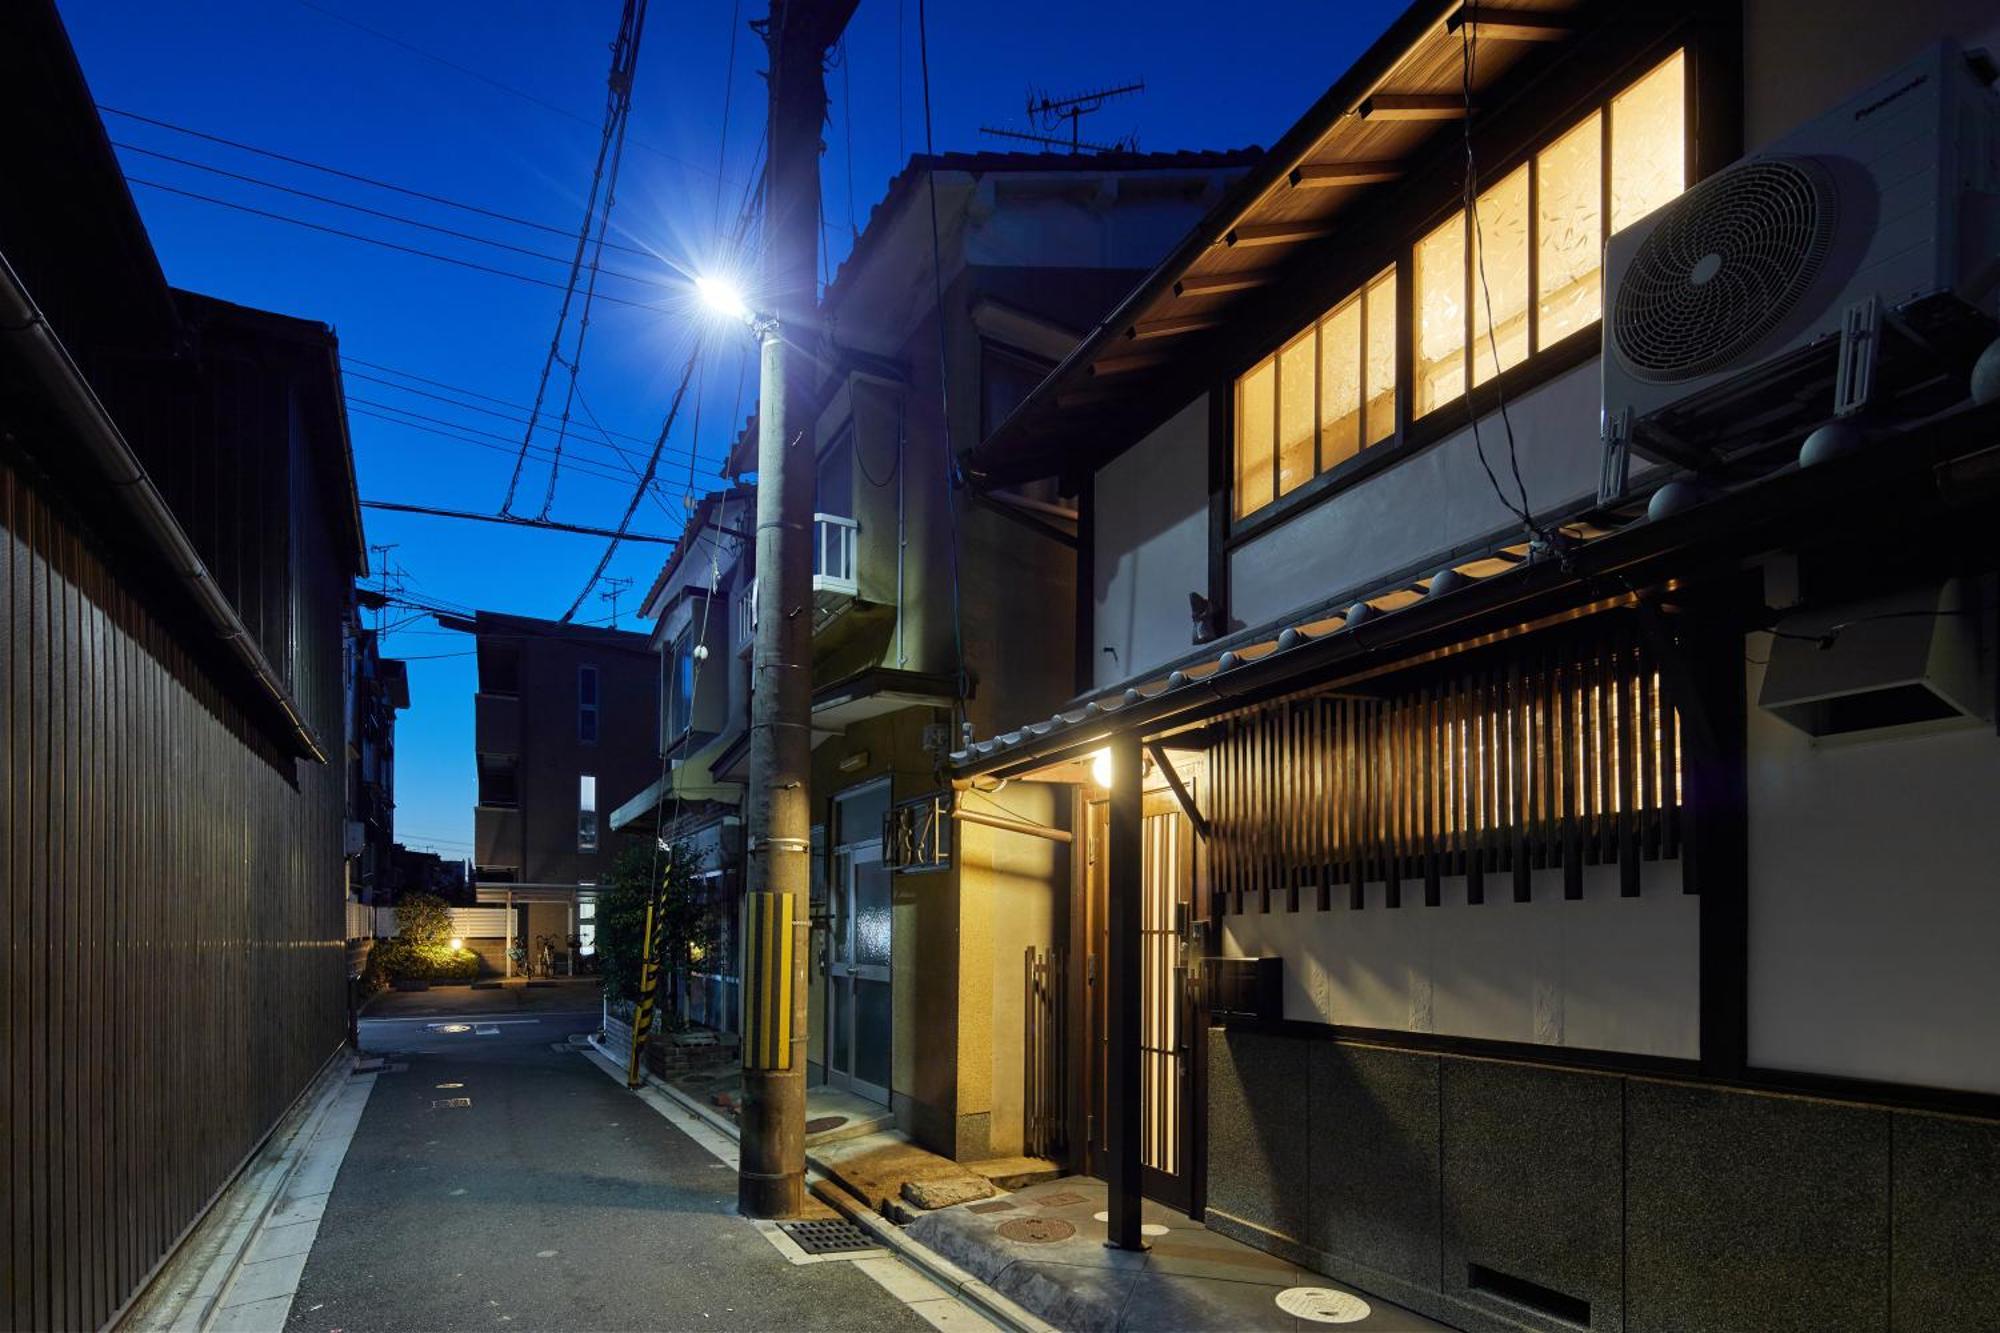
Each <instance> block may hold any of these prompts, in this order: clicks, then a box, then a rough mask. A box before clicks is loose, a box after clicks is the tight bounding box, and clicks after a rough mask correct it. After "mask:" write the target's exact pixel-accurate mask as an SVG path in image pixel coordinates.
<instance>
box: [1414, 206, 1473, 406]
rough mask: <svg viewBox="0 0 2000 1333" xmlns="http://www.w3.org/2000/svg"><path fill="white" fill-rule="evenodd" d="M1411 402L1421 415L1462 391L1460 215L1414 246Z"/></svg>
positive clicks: (1462, 223) (1462, 240) (1462, 252)
mask: <svg viewBox="0 0 2000 1333" xmlns="http://www.w3.org/2000/svg"><path fill="white" fill-rule="evenodd" d="M1416 266H1417V271H1416V284H1417V299H1416V310H1417V346H1416V356H1415V358H1414V360H1415V361H1416V379H1417V405H1416V409H1415V411H1414V412H1413V413H1412V415H1413V416H1422V415H1424V414H1425V413H1426V412H1430V411H1433V410H1435V409H1436V408H1438V407H1439V406H1441V405H1443V404H1445V403H1448V402H1450V401H1451V400H1452V399H1454V398H1456V397H1458V396H1459V395H1460V394H1462V393H1464V392H1465V215H1464V214H1463V213H1455V214H1453V215H1452V217H1451V219H1450V220H1449V221H1447V222H1446V223H1445V224H1444V225H1443V226H1441V227H1439V228H1438V229H1437V230H1436V231H1434V232H1432V233H1431V234H1430V235H1428V236H1426V237H1424V239H1423V240H1421V241H1419V242H1417V249H1416Z"/></svg>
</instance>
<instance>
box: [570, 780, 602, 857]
mask: <svg viewBox="0 0 2000 1333" xmlns="http://www.w3.org/2000/svg"><path fill="white" fill-rule="evenodd" d="M586 796H587V797H588V799H586ZM597 816H598V810H597V775H596V774H594V773H579V774H578V775H577V780H576V850H577V852H578V853H579V854H588V853H594V852H596V851H597V850H598V849H599V847H601V846H602V845H603V840H604V839H603V832H604V831H603V829H602V827H601V826H600V825H599V823H598V818H597ZM586 819H587V820H588V822H586Z"/></svg>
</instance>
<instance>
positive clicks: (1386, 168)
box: [1291, 162, 1403, 190]
mask: <svg viewBox="0 0 2000 1333" xmlns="http://www.w3.org/2000/svg"><path fill="white" fill-rule="evenodd" d="M1402 178H1403V167H1402V164H1401V163H1399V162H1308V163H1305V164H1304V165H1303V166H1300V167H1296V168H1294V169H1293V171H1292V176H1291V180H1292V188H1293V189H1295V190H1314V189H1320V190H1325V189H1337V188H1340V187H1342V186H1348V185H1379V184H1381V183H1382V182H1383V181H1393V180H1401V179H1402Z"/></svg>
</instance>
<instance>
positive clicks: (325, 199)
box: [111, 139, 670, 287]
mask: <svg viewBox="0 0 2000 1333" xmlns="http://www.w3.org/2000/svg"><path fill="white" fill-rule="evenodd" d="M111 146H112V147H113V148H118V149H122V150H124V151H125V152H128V153H140V154H143V155H145V156H146V157H155V158H158V159H160V160H161V161H163V162H172V163H175V164H177V165H179V166H183V167H193V168H194V169H195V170H196V171H206V172H208V173H209V174H211V175H215V176H222V177H225V178H227V179H229V180H233V181H241V182H243V183H244V184H246V185H256V186H260V187H262V188H264V189H267V190H277V191H279V192H281V193H283V194H289V195H295V196H297V197H298V198H300V199H310V200H312V201H313V202H314V203H318V204H327V205H329V206H331V207H333V208H345V209H347V210H349V211H350V212H355V213H365V214H367V215H368V216H369V217H372V218H381V219H382V220H383V221H385V222H395V223H400V224H402V225H403V226H405V227H417V228H421V229H422V230H424V231H434V232H436V233H438V234H439V235H440V236H451V237H455V238H456V239H458V240H461V241H471V242H472V243H473V244H475V245H487V246H491V247H493V248H494V249H495V250H505V251H507V252H508V253H509V254H516V255H525V256H527V257H528V258H529V259H540V260H545V261H547V262H548V263H551V264H566V263H568V262H569V261H568V260H566V259H564V258H563V257H562V256H561V255H552V254H549V253H547V252H546V251H543V250H531V249H529V248H528V247H527V246H525V245H515V244H513V243H512V242H510V241H496V240H494V239H493V238H492V237H490V236H481V235H479V234H478V233H476V232H470V231H460V230H459V229H458V228H456V227H444V226H440V225H438V224H437V223H434V222H424V221H421V220H420V219H417V218H413V217H409V216H407V215H405V214H402V213H391V212H388V211H386V210H384V209H380V208H370V207H368V206H367V205H366V204H356V203H350V202H348V201H347V200H345V199H336V198H334V197H333V196H332V195H330V194H316V193H314V192H313V191H311V190H301V189H297V188H296V187H294V186H290V185H283V184H280V183H279V182H277V181H272V180H265V179H264V178H262V177H261V176H247V175H245V174H243V173H242V172H240V171H230V170H228V169H227V168H224V167H216V166H210V165H209V164H208V163H206V162H197V161H195V160H194V159H193V158H191V157H177V156H175V155H174V154H172V153H162V152H158V151H156V150H155V149H151V148H141V147H139V146H138V145H137V144H129V143H123V142H121V141H119V140H116V139H114V140H112V141H111ZM647 257H648V258H652V256H650V255H649V256H647ZM605 272H607V273H609V274H610V275H611V276H612V277H614V278H623V279H624V280H625V281H627V282H636V283H638V284H639V285H640V286H642V287H667V286H669V285H670V284H669V283H667V282H666V281H664V280H662V279H659V278H646V277H641V276H640V275H639V274H637V273H626V272H624V271H623V270H620V269H606V270H605Z"/></svg>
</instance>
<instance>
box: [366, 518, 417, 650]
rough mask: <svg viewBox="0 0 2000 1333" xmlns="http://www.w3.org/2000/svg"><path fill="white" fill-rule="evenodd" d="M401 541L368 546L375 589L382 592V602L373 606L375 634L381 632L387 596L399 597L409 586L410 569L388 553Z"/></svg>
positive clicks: (399, 544)
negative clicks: (373, 572)
mask: <svg viewBox="0 0 2000 1333" xmlns="http://www.w3.org/2000/svg"><path fill="white" fill-rule="evenodd" d="M401 545H402V543H401V542H376V543H372V544H370V546H369V547H368V554H370V555H371V556H374V557H375V559H374V561H373V563H374V567H375V589H376V591H378V592H380V593H382V594H383V604H382V605H381V606H378V607H376V608H375V634H376V637H377V638H380V637H381V634H382V616H383V613H384V612H385V611H386V610H387V609H388V600H387V599H388V598H390V597H399V596H401V595H402V593H403V591H404V589H406V588H407V587H409V582H408V580H409V574H410V571H409V570H407V569H405V568H404V567H403V566H402V564H401V563H399V562H396V561H392V560H391V559H390V558H389V553H390V552H391V551H393V550H395V549H396V548H397V547H398V546H401Z"/></svg>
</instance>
